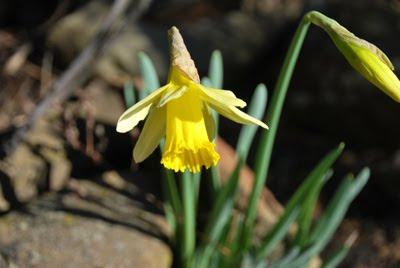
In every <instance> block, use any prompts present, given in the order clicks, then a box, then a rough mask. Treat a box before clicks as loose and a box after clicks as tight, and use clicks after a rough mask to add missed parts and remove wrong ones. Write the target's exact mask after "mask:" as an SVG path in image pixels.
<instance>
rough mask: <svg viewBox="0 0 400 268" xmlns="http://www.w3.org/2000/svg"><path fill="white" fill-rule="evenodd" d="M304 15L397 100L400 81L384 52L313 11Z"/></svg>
mask: <svg viewBox="0 0 400 268" xmlns="http://www.w3.org/2000/svg"><path fill="white" fill-rule="evenodd" d="M305 19H306V20H307V21H309V22H311V23H313V24H315V25H317V26H319V27H321V28H322V29H323V30H325V31H326V32H327V33H328V34H329V36H330V37H331V39H332V41H333V42H334V43H335V45H336V47H337V48H338V49H339V50H340V52H342V54H343V55H344V56H345V58H346V59H347V61H348V62H349V63H350V64H351V66H353V67H354V69H356V70H357V71H358V72H360V73H361V74H362V75H363V76H364V77H365V78H366V79H367V80H368V81H370V82H371V83H372V84H374V85H375V86H376V87H378V88H379V89H380V90H382V91H383V92H384V93H386V94H387V95H389V96H390V97H391V98H392V99H393V100H395V101H397V102H400V81H399V79H398V78H397V76H396V75H395V74H394V73H393V70H394V67H393V65H392V63H391V62H390V60H389V59H388V57H387V56H386V55H385V53H383V52H382V51H381V50H380V49H379V48H377V47H376V46H375V45H373V44H371V43H369V42H367V41H365V40H363V39H361V38H358V37H357V36H355V35H354V34H353V33H351V32H349V31H348V30H347V29H346V28H344V27H343V26H341V25H340V24H339V23H338V22H337V21H335V20H332V19H330V18H328V17H326V16H325V15H323V14H321V13H319V12H317V11H311V12H309V13H307V14H306V16H305Z"/></svg>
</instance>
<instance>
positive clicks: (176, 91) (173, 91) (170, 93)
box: [158, 86, 189, 107]
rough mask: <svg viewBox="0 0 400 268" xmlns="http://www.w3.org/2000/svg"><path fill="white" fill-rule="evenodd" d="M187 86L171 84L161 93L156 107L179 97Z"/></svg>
mask: <svg viewBox="0 0 400 268" xmlns="http://www.w3.org/2000/svg"><path fill="white" fill-rule="evenodd" d="M188 88H189V87H187V86H181V87H179V86H171V87H169V88H167V89H166V90H165V91H164V92H163V94H162V95H161V98H160V101H159V103H158V107H162V106H164V105H165V104H166V103H167V102H169V101H171V100H173V99H176V98H179V97H180V96H182V95H183V94H184V93H185V92H186V91H187V90H188Z"/></svg>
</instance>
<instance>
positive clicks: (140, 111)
mask: <svg viewBox="0 0 400 268" xmlns="http://www.w3.org/2000/svg"><path fill="white" fill-rule="evenodd" d="M169 86H170V85H169V84H167V85H165V86H163V87H161V88H159V89H157V90H156V91H154V92H153V93H151V94H150V95H149V96H147V97H146V98H144V99H143V100H141V101H139V102H138V103H136V104H135V105H133V106H132V107H131V108H129V109H128V110H126V111H125V112H124V113H123V114H122V115H121V116H120V118H119V119H118V123H117V131H118V132H121V133H125V132H128V131H129V130H131V129H132V128H134V127H135V126H136V125H137V124H138V123H139V121H141V120H143V119H145V118H146V116H147V114H148V112H149V111H150V108H151V107H152V105H153V103H154V102H156V101H157V100H158V99H159V98H160V96H161V94H162V93H163V92H164V90H165V89H167V88H168V87H169Z"/></svg>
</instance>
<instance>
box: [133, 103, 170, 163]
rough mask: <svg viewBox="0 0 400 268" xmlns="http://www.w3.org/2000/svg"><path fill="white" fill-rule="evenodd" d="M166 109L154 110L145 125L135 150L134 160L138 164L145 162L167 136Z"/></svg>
mask: <svg viewBox="0 0 400 268" xmlns="http://www.w3.org/2000/svg"><path fill="white" fill-rule="evenodd" d="M165 129H166V108H165V107H161V108H154V109H153V110H152V111H151V112H150V115H149V117H148V118H147V120H146V123H145V124H144V127H143V130H142V132H141V133H140V136H139V139H138V140H137V142H136V145H135V149H133V159H135V162H136V163H139V162H142V161H143V160H145V159H146V158H147V157H148V156H149V155H150V154H151V153H152V152H153V151H154V150H155V149H156V148H157V146H158V144H159V143H160V140H161V139H162V138H163V137H164V136H165Z"/></svg>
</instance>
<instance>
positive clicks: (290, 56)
mask: <svg viewBox="0 0 400 268" xmlns="http://www.w3.org/2000/svg"><path fill="white" fill-rule="evenodd" d="M309 26H310V23H309V22H307V21H306V20H305V19H304V17H303V19H302V20H301V22H300V24H299V26H298V28H297V30H296V33H295V35H294V37H293V40H292V43H291V44H290V47H289V50H288V52H287V54H286V58H285V61H284V63H283V66H282V69H281V71H280V74H279V78H278V82H277V85H276V87H275V90H274V92H273V95H272V99H271V103H270V108H269V109H268V112H267V115H266V123H267V125H268V126H269V130H264V131H263V133H262V135H261V141H260V144H261V146H260V147H259V150H258V151H257V157H256V159H257V160H256V163H255V182H254V186H253V191H252V193H251V196H250V200H249V206H248V208H247V211H246V215H245V222H244V230H243V231H242V241H243V243H242V245H243V248H244V249H248V248H249V246H250V243H251V237H252V229H253V224H254V220H255V217H256V211H257V203H258V200H259V197H260V194H261V191H262V189H263V187H264V185H265V182H266V179H267V174H268V168H269V164H270V160H271V153H272V148H273V145H274V141H275V136H276V131H277V129H278V123H279V118H280V115H281V112H282V107H283V103H284V101H285V97H286V92H287V89H288V87H289V84H290V80H291V78H292V74H293V70H294V67H295V65H296V62H297V59H298V56H299V53H300V49H301V47H302V45H303V41H304V38H305V36H306V34H307V30H308V27H309Z"/></svg>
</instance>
